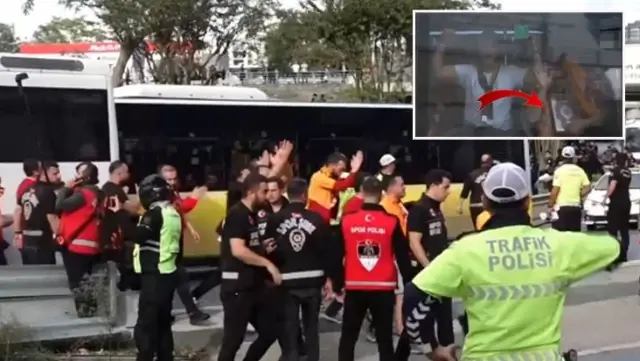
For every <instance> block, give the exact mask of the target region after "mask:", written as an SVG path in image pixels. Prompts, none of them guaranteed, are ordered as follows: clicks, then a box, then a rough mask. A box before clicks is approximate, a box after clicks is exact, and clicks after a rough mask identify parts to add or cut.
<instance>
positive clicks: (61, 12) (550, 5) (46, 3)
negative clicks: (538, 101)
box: [0, 0, 640, 40]
mask: <svg viewBox="0 0 640 361" xmlns="http://www.w3.org/2000/svg"><path fill="white" fill-rule="evenodd" d="M35 1H36V6H35V9H34V11H33V12H32V13H31V14H30V15H24V14H23V13H22V8H21V6H22V0H11V1H7V0H5V1H3V3H4V4H3V6H2V11H1V12H0V23H7V24H13V25H14V27H15V29H16V34H17V35H18V36H19V37H20V38H21V39H25V40H28V39H29V38H31V34H33V32H34V31H35V30H36V29H37V28H38V25H40V24H44V23H47V22H48V21H49V20H51V18H53V17H54V16H59V17H71V16H74V13H73V12H72V11H70V10H68V9H65V8H64V7H63V6H60V5H58V0H35ZM281 1H282V4H283V5H284V6H286V7H289V8H294V7H297V6H298V0H281ZM497 2H499V3H501V4H502V9H503V10H505V11H513V12H518V11H536V12H545V11H559V12H561V11H572V12H573V11H590V12H597V11H623V12H624V13H625V22H627V23H629V22H634V21H636V20H640V2H638V1H634V0H534V1H530V0H497ZM80 15H85V16H87V17H88V18H91V13H90V12H84V13H81V14H80Z"/></svg>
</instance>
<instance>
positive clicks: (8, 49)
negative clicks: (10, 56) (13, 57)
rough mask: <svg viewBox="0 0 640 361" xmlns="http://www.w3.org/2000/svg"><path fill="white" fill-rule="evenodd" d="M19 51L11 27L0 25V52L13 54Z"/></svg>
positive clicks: (13, 30)
mask: <svg viewBox="0 0 640 361" xmlns="http://www.w3.org/2000/svg"><path fill="white" fill-rule="evenodd" d="M18 49H19V46H18V38H17V37H16V33H15V29H14V28H13V25H9V24H3V23H0V52H3V53H15V52H17V51H18Z"/></svg>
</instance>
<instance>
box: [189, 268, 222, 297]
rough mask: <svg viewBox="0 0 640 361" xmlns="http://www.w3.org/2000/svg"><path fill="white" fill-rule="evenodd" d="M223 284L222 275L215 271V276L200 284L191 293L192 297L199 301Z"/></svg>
mask: <svg viewBox="0 0 640 361" xmlns="http://www.w3.org/2000/svg"><path fill="white" fill-rule="evenodd" d="M221 283H222V273H221V272H220V271H215V272H213V274H212V275H211V276H209V277H207V278H205V279H204V280H202V282H200V284H199V285H198V286H196V288H194V289H193V291H191V297H193V298H195V299H196V300H199V299H200V298H202V296H204V295H206V294H207V293H208V292H209V291H211V290H212V289H214V288H216V287H218V286H220V284H221Z"/></svg>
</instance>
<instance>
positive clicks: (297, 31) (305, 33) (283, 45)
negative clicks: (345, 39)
mask: <svg viewBox="0 0 640 361" xmlns="http://www.w3.org/2000/svg"><path fill="white" fill-rule="evenodd" d="M309 16H314V14H310V13H306V12H303V11H287V12H282V13H280V14H279V16H278V18H279V21H278V22H277V23H275V24H273V25H272V26H271V27H270V29H269V30H268V31H267V33H266V35H265V37H264V39H263V40H264V44H265V56H266V58H267V61H268V63H269V67H270V68H273V69H277V70H279V71H283V72H289V71H291V65H292V64H293V63H298V64H302V63H306V64H308V65H309V68H312V69H313V68H316V69H317V68H324V67H331V68H339V67H340V66H341V65H342V64H341V62H340V54H338V53H337V51H336V50H335V49H333V47H331V46H328V45H327V44H326V43H324V42H323V41H322V39H320V37H319V36H318V33H317V30H318V29H317V28H315V27H313V26H310V25H313V24H314V22H313V20H311V19H306V18H307V17H309Z"/></svg>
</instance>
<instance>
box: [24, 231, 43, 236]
mask: <svg viewBox="0 0 640 361" xmlns="http://www.w3.org/2000/svg"><path fill="white" fill-rule="evenodd" d="M22 235H23V236H29V237H42V235H44V232H42V231H40V230H29V229H25V230H24V231H22Z"/></svg>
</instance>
